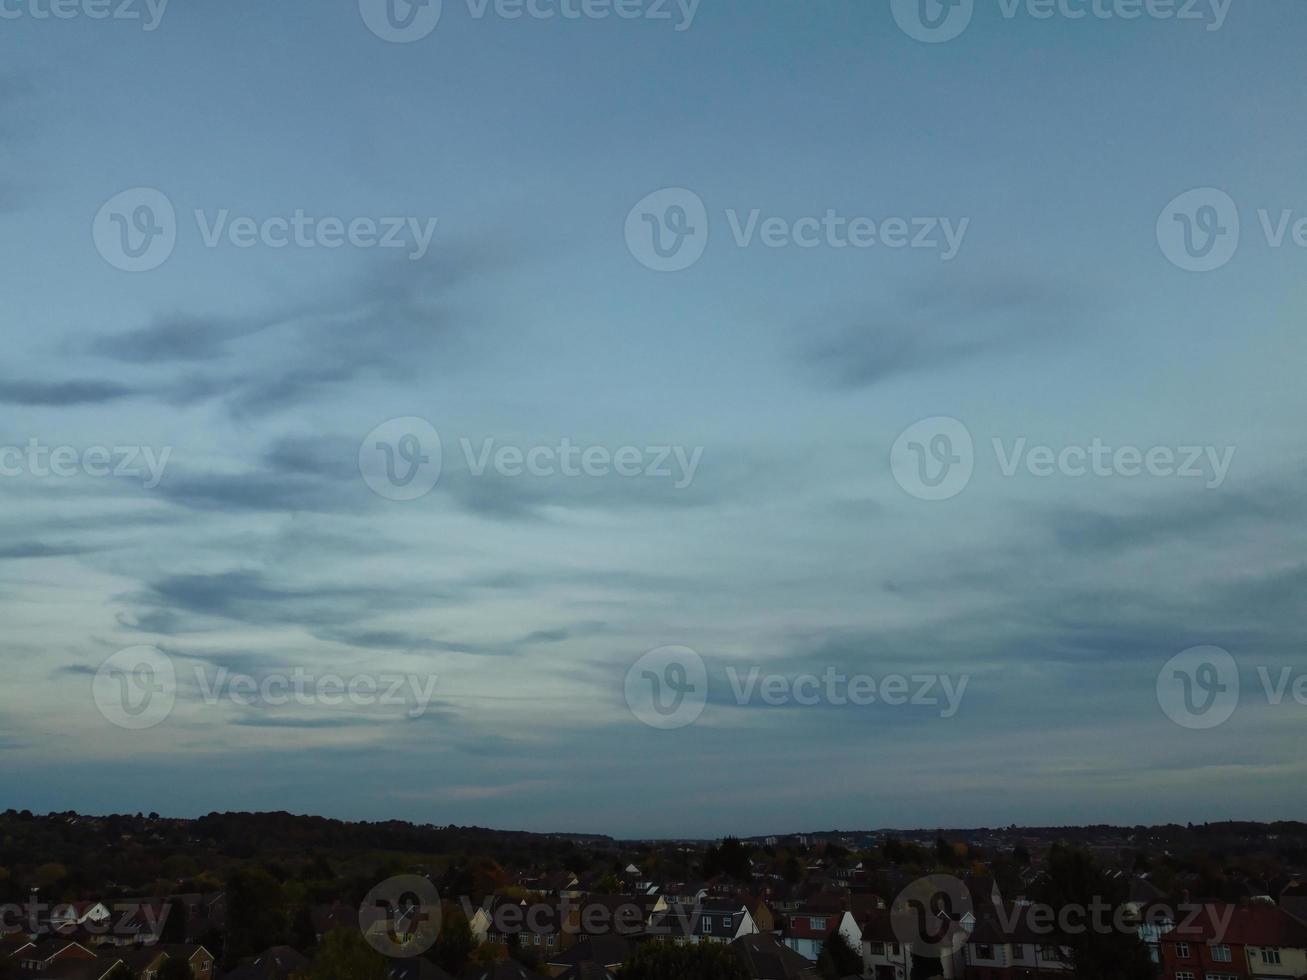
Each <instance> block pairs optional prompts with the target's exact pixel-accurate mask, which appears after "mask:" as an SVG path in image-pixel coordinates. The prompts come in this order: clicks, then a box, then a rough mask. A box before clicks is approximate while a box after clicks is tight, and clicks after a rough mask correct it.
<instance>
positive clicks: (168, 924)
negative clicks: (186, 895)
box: [159, 898, 189, 943]
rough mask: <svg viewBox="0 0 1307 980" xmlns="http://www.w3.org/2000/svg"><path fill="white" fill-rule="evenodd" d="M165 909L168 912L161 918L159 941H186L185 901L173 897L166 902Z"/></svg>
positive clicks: (186, 915) (186, 914)
mask: <svg viewBox="0 0 1307 980" xmlns="http://www.w3.org/2000/svg"><path fill="white" fill-rule="evenodd" d="M167 909H168V912H167V914H166V915H165V916H164V919H163V930H162V931H161V932H160V934H159V942H161V943H184V942H186V920H187V918H188V917H189V913H188V912H187V910H186V903H185V902H183V901H182V900H181V899H180V898H177V899H173V900H172V901H171V902H169V903H168V904H167Z"/></svg>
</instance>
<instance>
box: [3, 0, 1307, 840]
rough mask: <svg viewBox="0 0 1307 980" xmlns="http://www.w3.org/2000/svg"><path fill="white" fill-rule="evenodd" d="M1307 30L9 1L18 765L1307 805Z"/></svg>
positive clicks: (421, 806)
mask: <svg viewBox="0 0 1307 980" xmlns="http://www.w3.org/2000/svg"><path fill="white" fill-rule="evenodd" d="M388 4H389V5H388ZM619 13H620V14H621V16H619ZM56 14H58V16H56ZM1304 41H1307V11H1304V9H1303V8H1302V6H1301V5H1300V4H1297V3H1293V2H1290V0H1258V2H1255V3H1254V2H1249V0H1233V2H1229V3H1226V2H1224V0H1199V2H1192V0H1183V2H1176V3H1170V2H1167V0H1150V2H1148V3H1145V2H1144V0H1095V2H1093V3H1091V2H1090V0H1060V2H1058V3H1051V2H1048V0H1023V2H1020V3H1018V2H1016V0H955V2H954V3H953V4H952V5H950V6H943V5H941V4H940V3H938V2H937V0H922V2H921V3H920V4H918V3H917V2H916V0H911V2H909V0H902V2H901V0H892V2H891V0H867V2H851V0H808V2H802V3H800V2H793V0H791V2H781V0H750V2H742V0H701V2H699V3H697V4H696V3H690V2H688V0H686V2H682V3H679V4H678V3H676V2H668V3H663V2H662V0H613V2H605V0H589V2H588V3H585V4H583V3H582V2H581V0H534V2H533V3H532V4H530V5H526V4H515V3H514V2H513V0H490V2H487V3H482V2H481V0H444V2H443V4H442V3H429V4H427V5H425V6H410V5H409V4H408V3H407V2H406V0H375V2H374V0H341V2H339V3H331V4H326V3H317V2H313V3H310V2H308V0H287V2H283V3H277V4H267V3H256V2H254V0H227V2H223V3H214V2H205V0H199V2H192V3H186V4H182V3H176V4H161V3H159V0H155V3H154V4H153V6H151V5H148V4H146V2H145V0H129V2H126V3H124V0H112V2H111V3H106V2H105V0H59V3H57V4H53V5H52V3H51V0H4V2H3V3H0V65H3V68H2V69H0V136H2V139H0V268H2V269H3V272H2V273H0V276H2V277H3V287H4V289H3V295H4V302H3V304H2V305H0V331H3V338H2V339H3V345H4V346H3V349H4V352H5V357H4V363H3V365H2V366H0V407H2V408H3V411H0V472H2V475H0V493H3V494H4V499H5V502H6V505H7V506H6V507H5V508H4V511H3V514H2V515H0V522H2V524H3V529H4V533H3V537H0V615H2V616H3V620H4V622H5V626H6V629H5V631H4V634H5V635H4V642H3V644H2V645H0V657H3V666H4V674H5V683H4V684H3V686H0V776H2V777H3V778H0V807H10V806H12V807H16V808H28V809H32V810H36V811H50V810H65V809H76V810H79V811H84V812H137V811H145V812H149V811H158V812H160V813H164V814H169V815H175V816H192V815H199V814H204V813H207V812H210V811H215V810H217V811H223V810H289V811H292V812H298V813H320V814H326V815H330V816H336V817H342V818H349V819H389V818H400V819H409V820H414V821H417V822H432V823H436V824H448V823H454V824H460V825H468V824H478V825H484V826H494V827H503V828H519V829H529V830H540V831H563V830H573V831H577V832H587V833H609V834H613V835H617V836H626V837H633V836H696V837H697V836H704V837H707V836H714V835H721V834H726V833H740V834H763V833H777V832H785V831H792V830H802V829H819V828H830V827H840V828H873V827H893V826H897V827H935V826H984V825H990V826H993V825H1007V824H1009V823H1017V824H1039V825H1046V824H1071V823H1089V822H1115V823H1126V824H1135V823H1150V822H1163V821H1171V820H1175V821H1181V822H1184V821H1191V820H1192V821H1201V820H1218V819H1227V818H1239V819H1279V818H1289V817H1295V816H1299V815H1300V814H1301V811H1302V807H1303V805H1304V804H1305V803H1307V780H1304V779H1303V778H1302V777H1303V774H1304V770H1305V769H1307V760H1304V757H1303V754H1302V751H1301V746H1302V733H1303V730H1304V724H1305V722H1307V681H1302V678H1303V677H1304V676H1307V656H1305V653H1307V651H1305V650H1304V646H1303V625H1304V614H1307V605H1305V601H1304V597H1307V564H1304V557H1303V556H1304V545H1305V544H1307V521H1305V520H1304V518H1305V517H1307V501H1305V500H1304V497H1303V494H1302V485H1303V477H1304V475H1307V474H1305V471H1307V466H1305V465H1304V464H1305V463H1307V459H1305V457H1304V441H1303V437H1302V432H1303V426H1302V420H1303V417H1304V409H1305V408H1307V389H1304V386H1303V384H1302V381H1301V377H1302V366H1303V364H1304V362H1305V361H1304V355H1307V341H1305V340H1304V332H1303V329H1302V308H1303V302H1304V296H1305V290H1304V287H1303V285H1302V284H1303V282H1304V277H1303V272H1304V270H1305V269H1307V223H1305V224H1301V225H1300V224H1298V222H1299V221H1300V220H1301V219H1303V218H1307V182H1305V180H1304V174H1307V167H1305V166H1304V164H1305V163H1307V143H1305V141H1304V137H1303V135H1302V133H1303V131H1304V125H1303V122H1304V111H1305V110H1304V106H1307V99H1304V94H1305V91H1307V78H1304V76H1303V73H1302V70H1301V48H1302V45H1303V42H1304ZM1195 648H1197V652H1194V651H1195ZM841 679H843V680H841ZM336 681H339V682H340V683H341V684H342V685H343V686H344V687H345V688H347V689H349V690H352V691H353V693H352V694H348V695H346V696H345V697H341V696H339V691H338V690H337V689H336V688H335V687H333V685H334V684H335V683H336ZM1300 681H1301V683H1300ZM287 685H290V687H287ZM296 685H298V686H296ZM351 685H353V686H352V687H351ZM292 689H293V690H294V691H296V692H297V695H296V696H292V697H286V696H284V695H285V692H286V691H287V690H292ZM388 694H389V695H394V696H391V697H388V696H385V695H388Z"/></svg>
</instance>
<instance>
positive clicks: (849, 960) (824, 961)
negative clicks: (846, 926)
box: [817, 932, 862, 980]
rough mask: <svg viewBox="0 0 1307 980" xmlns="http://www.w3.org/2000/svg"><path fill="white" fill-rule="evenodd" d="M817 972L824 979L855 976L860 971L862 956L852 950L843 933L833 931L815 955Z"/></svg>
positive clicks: (836, 979) (837, 979)
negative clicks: (819, 952) (833, 933)
mask: <svg viewBox="0 0 1307 980" xmlns="http://www.w3.org/2000/svg"><path fill="white" fill-rule="evenodd" d="M817 972H818V973H820V974H821V975H822V976H823V977H825V978H826V980H840V977H848V976H857V975H858V974H860V973H861V972H862V956H861V954H859V953H855V952H854V951H853V947H852V946H850V945H849V941H848V940H847V939H845V938H844V934H843V933H839V932H837V933H835V935H833V936H831V937H830V939H828V940H826V942H825V943H823V944H822V947H821V955H820V956H818V957H817Z"/></svg>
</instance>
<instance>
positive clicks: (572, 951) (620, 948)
mask: <svg viewBox="0 0 1307 980" xmlns="http://www.w3.org/2000/svg"><path fill="white" fill-rule="evenodd" d="M630 955H631V942H630V941H629V940H628V939H626V938H625V937H623V936H594V937H592V938H588V939H582V940H581V941H580V942H578V943H577V944H576V945H574V946H572V947H570V948H569V949H567V950H565V951H563V952H559V953H555V954H554V955H552V956H550V957H549V958H548V959H546V960H545V970H546V972H547V973H548V974H549V975H550V976H551V977H559V976H564V975H566V974H568V973H571V972H573V971H574V970H575V969H576V968H577V967H582V966H584V965H585V964H588V963H590V964H595V965H597V966H599V967H602V968H603V969H605V970H607V971H610V972H616V971H617V970H619V969H620V968H621V966H622V964H623V963H625V962H626V960H627V957H629V956H630Z"/></svg>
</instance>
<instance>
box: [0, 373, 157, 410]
mask: <svg viewBox="0 0 1307 980" xmlns="http://www.w3.org/2000/svg"><path fill="white" fill-rule="evenodd" d="M139 393H140V392H138V391H136V390H135V389H132V388H128V387H127V386H125V385H120V384H117V383H115V382H112V381H94V380H86V379H82V380H75V381H14V380H8V381H5V380H0V404H6V405H33V406H38V405H39V406H50V407H58V408H63V407H66V406H70V405H103V404H106V403H108V402H115V401H119V400H121V399H123V398H129V397H131V396H133V395H136V394H139Z"/></svg>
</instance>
